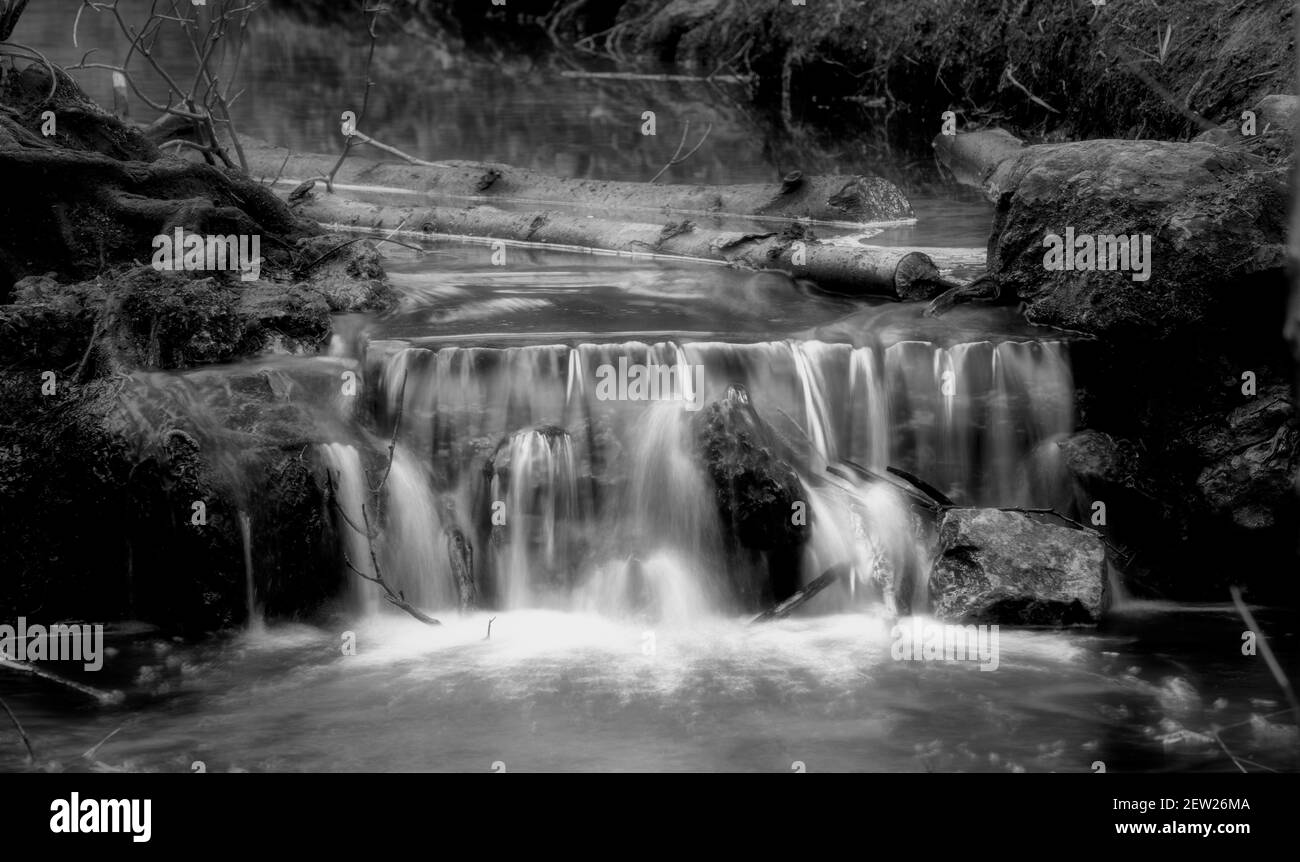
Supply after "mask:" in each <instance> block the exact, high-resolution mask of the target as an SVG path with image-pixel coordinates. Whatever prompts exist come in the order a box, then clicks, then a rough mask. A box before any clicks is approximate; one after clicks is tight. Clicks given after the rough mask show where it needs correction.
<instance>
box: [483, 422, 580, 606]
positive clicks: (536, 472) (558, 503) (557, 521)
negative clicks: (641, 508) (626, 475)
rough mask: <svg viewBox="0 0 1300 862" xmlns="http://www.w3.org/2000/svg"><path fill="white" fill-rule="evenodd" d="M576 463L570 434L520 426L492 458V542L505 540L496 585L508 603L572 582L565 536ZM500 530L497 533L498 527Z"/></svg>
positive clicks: (573, 513)
mask: <svg viewBox="0 0 1300 862" xmlns="http://www.w3.org/2000/svg"><path fill="white" fill-rule="evenodd" d="M577 472H578V471H577V462H576V460H575V458H574V454H573V444H572V441H571V440H570V439H569V435H568V433H566V432H564V431H560V430H558V429H555V428H546V429H542V430H528V431H521V432H519V433H517V434H515V435H513V436H512V437H511V438H510V441H509V444H508V446H507V447H505V449H504V450H503V451H501V452H500V453H499V456H498V458H497V460H496V462H495V463H494V474H493V476H492V480H491V498H492V507H493V513H492V515H493V519H492V524H493V528H494V533H495V535H494V537H493V542H494V544H495V543H497V542H498V541H499V539H498V537H502V539H501V540H500V541H503V542H504V544H505V550H504V565H503V570H502V572H501V579H500V586H501V593H502V598H503V603H504V605H505V606H506V607H507V608H520V607H530V606H532V603H533V602H534V601H535V600H538V599H541V598H543V596H544V594H545V593H546V592H548V591H553V590H554V589H555V588H560V590H561V591H562V590H563V587H565V586H567V585H568V584H569V582H570V581H571V571H570V566H571V563H572V560H571V559H570V557H569V554H568V542H567V539H568V535H569V531H570V530H572V529H573V527H574V526H575V525H579V524H580V523H581V520H580V518H579V516H578V513H579V504H578V482H577ZM498 530H499V531H500V532H497V531H498Z"/></svg>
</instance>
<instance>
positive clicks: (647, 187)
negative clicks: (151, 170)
mask: <svg viewBox="0 0 1300 862" xmlns="http://www.w3.org/2000/svg"><path fill="white" fill-rule="evenodd" d="M243 144H244V153H245V157H246V158H247V160H248V169H249V173H250V175H251V176H253V177H254V178H255V179H261V180H263V181H265V180H272V181H275V180H277V179H278V180H280V181H281V182H283V183H286V184H288V185H289V186H290V187H293V186H296V185H299V184H301V183H302V182H303V181H305V180H309V179H312V178H319V177H324V176H326V175H327V174H328V173H329V171H330V170H331V169H332V168H333V166H334V163H335V162H336V161H337V160H338V157H337V156H331V155H324V154H311V153H293V152H291V151H290V150H287V149H284V148H282V147H276V146H272V145H270V144H267V143H264V142H261V141H256V140H250V139H247V138H245V139H243ZM335 182H336V183H343V184H363V185H367V186H372V187H374V186H383V187H388V188H389V189H391V190H401V191H406V192H416V193H420V194H424V195H429V196H431V197H433V198H435V199H441V200H445V201H450V202H457V201H481V202H486V203H494V204H499V205H505V204H513V203H518V204H525V205H530V206H533V207H537V206H546V207H555V206H578V207H582V208H584V209H586V210H593V209H594V210H601V211H603V212H647V211H649V212H657V213H677V214H681V215H695V216H706V215H707V216H741V217H746V218H759V219H763V218H769V219H773V220H781V221H788V220H791V219H811V220H814V221H821V222H832V223H841V224H843V223H848V224H852V225H864V224H874V223H882V222H883V223H896V222H899V221H910V220H912V219H914V218H915V214H914V213H913V212H912V205H911V204H910V203H909V202H908V200H907V198H906V197H905V196H904V195H903V193H902V192H901V191H899V189H898V187H897V186H895V185H894V184H893V183H891V182H889V181H888V180H886V179H883V178H881V177H869V176H861V175H853V176H846V175H831V176H807V177H805V176H799V175H797V174H792V175H790V176H788V177H786V178H785V180H783V181H780V182H771V183H753V184H741V185H722V186H715V185H702V184H697V185H668V184H664V185H659V184H653V183H633V182H616V181H610V180H592V179H574V178H569V177H558V176H552V175H549V174H542V173H538V172H536V171H531V170H528V169H525V168H517V167H512V166H511V165H504V164H496V163H490V162H467V161H443V162H439V163H422V164H405V163H403V164H396V163H386V164H376V163H374V162H367V161H364V160H362V159H359V158H355V157H354V158H349V159H348V160H347V161H346V162H344V163H343V166H342V168H341V169H340V170H339V172H338V174H337V175H336V176H335ZM336 188H337V186H336Z"/></svg>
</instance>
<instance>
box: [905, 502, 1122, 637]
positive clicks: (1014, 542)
mask: <svg viewBox="0 0 1300 862" xmlns="http://www.w3.org/2000/svg"><path fill="white" fill-rule="evenodd" d="M930 595H931V600H932V603H933V609H934V614H935V616H936V617H938V618H940V619H945V620H954V621H960V622H972V623H1007V624H1022V625H1070V624H1074V623H1090V622H1095V621H1096V620H1097V619H1098V618H1099V617H1100V616H1101V614H1102V612H1103V611H1104V610H1105V608H1106V605H1107V603H1108V601H1109V596H1108V592H1107V589H1106V552H1105V548H1104V546H1103V545H1102V543H1101V540H1100V539H1099V538H1098V537H1097V536H1096V535H1095V534H1093V533H1091V532H1084V531H1082V530H1074V529H1070V528H1069V527H1063V526H1056V525H1054V524H1047V523H1043V522H1042V521H1038V520H1035V519H1033V518H1031V517H1029V516H1028V515H1024V514H1021V513H1019V512H1001V511H998V510H996V509H953V510H951V511H949V512H947V513H946V514H945V515H944V518H943V521H942V522H941V523H940V525H939V539H938V552H937V555H936V559H935V563H934V568H933V570H932V572H931V574H930Z"/></svg>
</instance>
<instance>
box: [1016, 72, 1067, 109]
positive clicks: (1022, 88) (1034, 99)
mask: <svg viewBox="0 0 1300 862" xmlns="http://www.w3.org/2000/svg"><path fill="white" fill-rule="evenodd" d="M1002 74H1003V76H1005V77H1006V79H1007V82H1008V83H1010V84H1012V85H1013V86H1015V87H1016V88H1017V89H1019V90H1020V91H1021V92H1022V93H1024V94H1025V95H1026V96H1028V97H1029V101H1031V102H1033V103H1034V104H1035V105H1039V106H1041V107H1044V108H1046V109H1047V110H1049V111H1051V112H1052V113H1053V114H1059V113H1061V112H1060V111H1058V110H1056V108H1053V107H1052V106H1051V105H1049V104H1047V103H1046V102H1044V101H1043V100H1042V99H1040V98H1038V97H1037V96H1035V95H1034V94H1033V93H1031V92H1029V88H1028V87H1026V86H1025V85H1024V84H1022V83H1020V82H1019V81H1017V80H1016V76H1015V66H1012V65H1011V64H1010V63H1008V64H1007V67H1006V69H1004V70H1003V72H1002Z"/></svg>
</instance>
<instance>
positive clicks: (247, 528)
mask: <svg viewBox="0 0 1300 862" xmlns="http://www.w3.org/2000/svg"><path fill="white" fill-rule="evenodd" d="M239 536H240V538H241V539H242V540H243V544H244V607H245V608H246V609H247V611H248V630H249V631H250V632H252V633H254V634H259V633H261V632H262V630H263V629H264V623H263V620H262V610H261V608H259V607H258V606H257V591H256V589H255V588H254V586H253V522H252V519H250V518H249V517H248V513H247V512H245V511H242V510H241V511H240V512H239Z"/></svg>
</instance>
